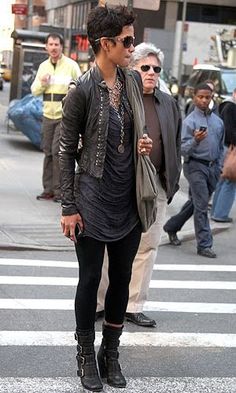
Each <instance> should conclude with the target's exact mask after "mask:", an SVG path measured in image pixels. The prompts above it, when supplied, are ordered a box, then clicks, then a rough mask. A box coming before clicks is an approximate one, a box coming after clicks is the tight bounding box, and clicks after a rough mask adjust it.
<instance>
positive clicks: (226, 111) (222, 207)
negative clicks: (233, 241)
mask: <svg viewBox="0 0 236 393" xmlns="http://www.w3.org/2000/svg"><path fill="white" fill-rule="evenodd" d="M219 111H220V117H221V118H222V120H223V122H224V126H225V142H224V143H225V152H224V153H225V155H226V154H227V151H228V149H229V146H230V145H233V146H236V88H235V89H234V90H233V93H232V97H231V98H228V99H226V100H225V101H223V102H222V104H220V107H219ZM235 194H236V182H235V181H231V180H228V179H222V178H221V179H220V180H219V182H218V184H217V186H216V190H215V193H214V196H213V202H212V208H211V219H212V220H213V221H216V222H232V221H233V219H232V218H231V217H229V213H230V211H231V208H232V206H233V203H234V200H235Z"/></svg>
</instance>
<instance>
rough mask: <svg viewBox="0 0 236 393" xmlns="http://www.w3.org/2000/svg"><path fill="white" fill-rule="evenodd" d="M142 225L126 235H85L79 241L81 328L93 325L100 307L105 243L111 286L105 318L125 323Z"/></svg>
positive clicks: (77, 301)
mask: <svg viewBox="0 0 236 393" xmlns="http://www.w3.org/2000/svg"><path fill="white" fill-rule="evenodd" d="M140 238H141V227H140V225H137V226H136V227H135V228H134V229H133V230H132V231H131V232H130V233H129V234H128V235H127V236H125V237H124V238H123V239H120V240H117V241H114V242H109V243H105V242H101V241H98V240H95V239H93V238H91V237H87V236H86V237H82V238H80V239H79V241H78V243H77V244H76V245H75V249H76V254H77V258H78V262H79V283H78V286H77V292H76V297H75V317H76V325H77V329H83V330H87V329H93V328H94V321H95V312H96V307H97V291H98V286H99V283H100V279H101V272H102V264H103V259H104V252H105V246H106V247H107V253H108V260H109V267H108V276H109V286H108V289H107V292H106V297H105V319H106V321H107V322H109V323H114V324H117V325H119V324H122V323H123V321H124V315H125V312H126V308H127V303H128V299H129V282H130V279H131V272H132V264H133V260H134V258H135V255H136V253H137V251H138V246H139V243H140Z"/></svg>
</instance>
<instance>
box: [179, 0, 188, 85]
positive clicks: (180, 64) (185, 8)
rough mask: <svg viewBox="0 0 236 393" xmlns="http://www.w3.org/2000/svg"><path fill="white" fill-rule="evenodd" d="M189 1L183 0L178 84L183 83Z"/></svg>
mask: <svg viewBox="0 0 236 393" xmlns="http://www.w3.org/2000/svg"><path fill="white" fill-rule="evenodd" d="M186 11H187V0H183V9H182V26H181V34H180V51H179V64H178V82H179V83H181V76H182V62H183V43H184V25H185V21H186Z"/></svg>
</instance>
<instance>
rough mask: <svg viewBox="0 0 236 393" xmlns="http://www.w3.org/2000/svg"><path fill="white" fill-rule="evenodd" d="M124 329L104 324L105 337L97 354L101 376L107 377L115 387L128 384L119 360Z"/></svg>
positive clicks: (109, 382) (109, 383) (108, 381)
mask: <svg viewBox="0 0 236 393" xmlns="http://www.w3.org/2000/svg"><path fill="white" fill-rule="evenodd" d="M122 329H123V328H115V327H113V326H108V325H103V339H102V343H101V346H100V349H99V351H98V356H97V359H98V367H99V371H100V376H101V378H107V383H108V385H110V386H114V387H115V388H124V387H125V386H126V380H125V378H124V376H123V375H122V373H121V368H120V364H119V362H118V358H119V352H118V347H119V344H120V340H119V337H120V336H121V334H122Z"/></svg>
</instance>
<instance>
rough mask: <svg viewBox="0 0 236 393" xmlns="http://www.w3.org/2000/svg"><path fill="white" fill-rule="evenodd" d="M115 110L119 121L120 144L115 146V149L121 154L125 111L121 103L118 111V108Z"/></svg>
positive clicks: (122, 150) (122, 151)
mask: <svg viewBox="0 0 236 393" xmlns="http://www.w3.org/2000/svg"><path fill="white" fill-rule="evenodd" d="M115 112H116V114H117V117H118V119H119V122H120V144H119V145H118V147H117V150H118V152H119V153H121V154H123V153H124V151H125V146H124V137H125V131H124V122H125V121H124V118H125V112H124V105H123V104H122V103H121V104H120V112H119V109H118V110H116V109H115Z"/></svg>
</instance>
